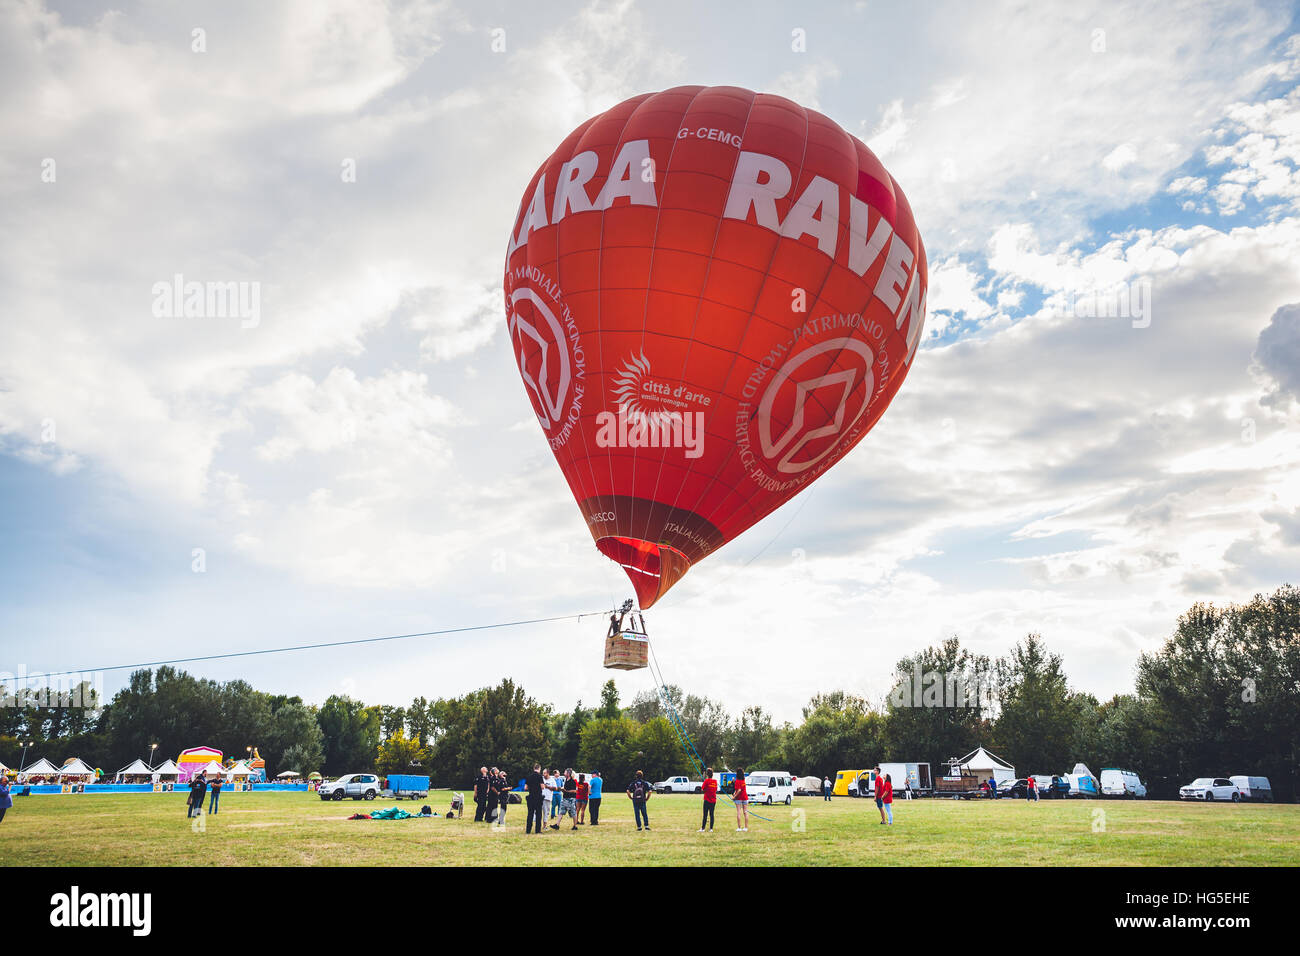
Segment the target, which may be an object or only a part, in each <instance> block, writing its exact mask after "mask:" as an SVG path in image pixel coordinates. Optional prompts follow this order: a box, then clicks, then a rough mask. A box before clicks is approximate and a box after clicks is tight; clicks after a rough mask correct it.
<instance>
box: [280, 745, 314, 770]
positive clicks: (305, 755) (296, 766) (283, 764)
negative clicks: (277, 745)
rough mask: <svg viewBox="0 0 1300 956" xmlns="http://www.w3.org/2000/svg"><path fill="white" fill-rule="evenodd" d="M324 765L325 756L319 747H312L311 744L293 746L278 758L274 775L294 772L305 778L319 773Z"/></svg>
mask: <svg viewBox="0 0 1300 956" xmlns="http://www.w3.org/2000/svg"><path fill="white" fill-rule="evenodd" d="M324 764H325V754H324V751H322V750H321V748H320V746H319V745H317V746H315V747H313V746H312V745H311V744H294V745H293V746H291V747H289V749H287V750H286V751H285V752H284V753H283V754H282V755H281V756H280V767H279V769H277V770H276V773H282V772H283V771H285V770H296V771H298V772H299V773H300V774H302V775H303V776H304V777H306V776H307V775H308V774H312V773H320V770H321V767H323V766H324Z"/></svg>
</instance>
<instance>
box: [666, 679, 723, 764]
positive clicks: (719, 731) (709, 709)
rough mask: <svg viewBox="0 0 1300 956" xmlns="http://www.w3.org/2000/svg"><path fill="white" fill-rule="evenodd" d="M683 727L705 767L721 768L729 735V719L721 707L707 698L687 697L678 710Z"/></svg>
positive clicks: (691, 695) (689, 695)
mask: <svg viewBox="0 0 1300 956" xmlns="http://www.w3.org/2000/svg"><path fill="white" fill-rule="evenodd" d="M678 712H679V715H680V717H681V720H682V725H683V727H684V728H685V730H686V733H688V734H689V735H690V738H691V742H692V743H693V744H694V745H695V749H696V751H697V752H698V753H699V755H700V759H701V760H703V761H704V763H705V765H706V766H709V765H711V766H714V767H718V768H720V767H721V765H722V754H723V751H724V750H725V748H726V746H727V735H728V734H730V733H731V717H730V716H728V714H727V710H726V708H725V707H723V706H722V704H720V703H718V702H717V701H715V700H710V699H709V698H708V697H697V696H696V695H694V694H687V695H686V698H685V700H683V701H682V703H681V706H680V707H679V708H678Z"/></svg>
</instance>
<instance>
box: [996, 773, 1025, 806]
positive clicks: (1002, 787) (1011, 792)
mask: <svg viewBox="0 0 1300 956" xmlns="http://www.w3.org/2000/svg"><path fill="white" fill-rule="evenodd" d="M998 793H999V794H1000V795H1001V796H1004V797H1010V798H1011V799H1012V800H1024V799H1025V798H1027V797H1028V796H1029V781H1028V780H1027V779H1025V778H1024V777H1018V778H1016V779H1015V780H1004V781H1002V783H1000V784H998Z"/></svg>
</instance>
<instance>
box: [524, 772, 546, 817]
mask: <svg viewBox="0 0 1300 956" xmlns="http://www.w3.org/2000/svg"><path fill="white" fill-rule="evenodd" d="M545 792H546V791H545V789H544V785H543V783H542V765H541V764H539V763H535V764H533V772H532V773H530V774H529V775H528V821H527V823H525V824H524V832H525V833H532V832H533V821H534V820H536V821H537V832H538V833H541V832H542V829H543V826H542V794H543V793H545Z"/></svg>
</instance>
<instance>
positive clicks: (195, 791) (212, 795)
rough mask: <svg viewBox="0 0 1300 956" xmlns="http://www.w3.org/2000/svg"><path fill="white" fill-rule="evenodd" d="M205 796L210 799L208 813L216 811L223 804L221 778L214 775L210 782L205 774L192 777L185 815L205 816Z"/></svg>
mask: <svg viewBox="0 0 1300 956" xmlns="http://www.w3.org/2000/svg"><path fill="white" fill-rule="evenodd" d="M205 797H207V798H208V799H209V802H208V813H216V812H217V810H218V809H219V808H220V805H221V778H220V777H213V778H212V781H211V782H209V781H208V778H207V777H205V776H204V775H203V774H201V773H199V774H195V775H194V776H193V777H192V778H191V779H190V795H189V797H188V798H187V799H186V801H185V816H186V817H201V816H203V800H204V798H205Z"/></svg>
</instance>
